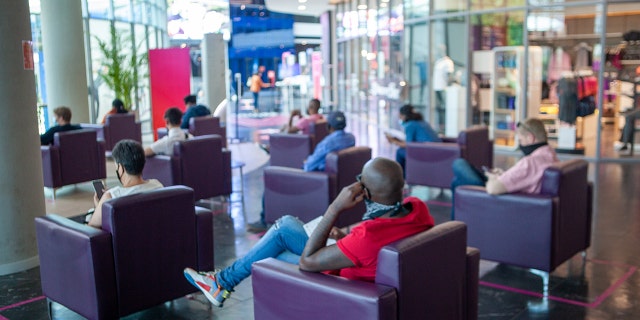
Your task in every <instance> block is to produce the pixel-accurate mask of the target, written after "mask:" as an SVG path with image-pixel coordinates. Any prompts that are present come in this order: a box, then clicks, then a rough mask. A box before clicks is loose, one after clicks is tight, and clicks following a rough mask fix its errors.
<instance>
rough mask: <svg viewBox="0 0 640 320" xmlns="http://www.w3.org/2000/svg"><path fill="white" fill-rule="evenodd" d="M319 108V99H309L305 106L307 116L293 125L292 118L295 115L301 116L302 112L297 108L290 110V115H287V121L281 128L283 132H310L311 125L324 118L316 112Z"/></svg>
mask: <svg viewBox="0 0 640 320" xmlns="http://www.w3.org/2000/svg"><path fill="white" fill-rule="evenodd" d="M318 110H320V100H318V99H311V100H310V101H309V105H308V106H307V113H308V114H309V116H308V117H306V118H302V119H300V121H298V122H297V123H296V124H295V125H293V119H294V118H295V117H302V113H301V112H300V110H299V109H295V110H293V111H291V116H290V117H289V123H288V125H286V126H285V127H284V129H283V131H284V132H288V133H297V132H301V133H303V134H309V133H311V132H310V130H311V125H312V124H314V123H316V122H319V121H321V120H324V117H323V116H322V115H321V114H319V113H318Z"/></svg>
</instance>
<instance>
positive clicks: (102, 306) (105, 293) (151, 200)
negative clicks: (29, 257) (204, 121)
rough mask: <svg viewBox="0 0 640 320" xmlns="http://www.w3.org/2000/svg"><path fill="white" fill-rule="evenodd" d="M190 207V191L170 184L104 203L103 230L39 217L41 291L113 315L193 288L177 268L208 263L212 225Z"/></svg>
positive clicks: (81, 309) (88, 312)
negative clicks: (169, 185) (166, 186)
mask: <svg viewBox="0 0 640 320" xmlns="http://www.w3.org/2000/svg"><path fill="white" fill-rule="evenodd" d="M193 204H194V198H193V190H191V189H189V188H186V187H183V186H175V187H168V188H163V189H160V190H154V191H150V192H145V193H140V194H135V195H131V196H125V197H121V198H117V199H113V200H110V201H108V202H106V203H105V204H104V206H103V213H104V216H103V229H102V230H99V229H95V228H92V227H89V226H86V225H81V224H78V223H76V222H73V221H71V220H68V219H66V218H62V217H59V216H55V215H47V216H46V217H38V218H36V236H37V240H38V249H39V254H40V273H41V278H42V288H43V293H44V295H45V296H46V297H47V298H49V299H51V300H53V301H56V302H58V303H60V304H62V305H64V306H66V307H68V308H69V309H71V310H73V311H75V312H78V313H79V314H81V315H82V316H84V317H86V318H88V319H113V318H118V317H122V316H125V315H128V314H131V313H133V312H137V311H140V310H144V309H147V308H149V307H151V306H154V305H157V304H160V303H162V302H165V301H168V300H173V299H176V298H179V297H181V296H183V295H185V294H188V293H191V292H194V291H195V288H193V287H192V286H191V285H189V283H188V282H185V281H184V277H183V276H182V269H183V268H185V267H187V266H197V267H198V268H201V267H205V268H206V267H208V266H212V265H213V250H212V247H213V225H212V223H211V221H212V220H211V212H207V211H206V210H204V209H202V208H198V209H197V211H198V212H197V214H196V209H195V208H194V205H193ZM207 215H208V216H209V217H207ZM198 241H204V243H199V242H198ZM197 242H198V243H197Z"/></svg>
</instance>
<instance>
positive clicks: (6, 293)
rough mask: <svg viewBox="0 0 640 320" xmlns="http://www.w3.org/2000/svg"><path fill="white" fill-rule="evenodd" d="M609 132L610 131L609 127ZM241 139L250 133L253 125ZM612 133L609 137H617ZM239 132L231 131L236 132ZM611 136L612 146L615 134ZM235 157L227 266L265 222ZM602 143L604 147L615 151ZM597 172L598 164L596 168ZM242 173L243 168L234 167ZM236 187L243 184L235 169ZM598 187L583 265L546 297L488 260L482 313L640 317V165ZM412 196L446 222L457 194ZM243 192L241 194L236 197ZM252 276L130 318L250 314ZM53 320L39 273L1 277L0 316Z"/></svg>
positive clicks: (222, 225) (224, 225)
mask: <svg viewBox="0 0 640 320" xmlns="http://www.w3.org/2000/svg"><path fill="white" fill-rule="evenodd" d="M348 129H349V130H350V131H352V132H354V133H355V134H356V136H357V138H358V144H362V145H370V146H371V147H372V148H373V150H374V155H382V156H391V155H392V151H393V150H391V149H390V147H389V146H388V145H387V144H386V142H384V141H383V136H382V134H381V132H380V131H379V130H378V129H377V128H376V127H375V126H374V125H371V124H369V123H367V122H366V121H364V120H361V119H359V118H358V117H355V116H353V117H351V121H350V123H349V127H348ZM605 130H607V129H606V128H605ZM241 132H242V135H244V136H246V137H253V136H254V135H253V132H252V131H251V130H246V129H245V130H242V131H241ZM614 135H615V134H614V133H608V136H609V137H613V136H614ZM231 137H233V134H231ZM608 139H609V141H608V142H605V143H607V144H608V145H609V146H611V143H612V142H611V138H608ZM232 148H235V151H234V152H235V153H234V157H238V155H242V158H241V159H238V160H243V161H245V162H247V167H245V172H244V188H245V189H244V192H245V193H244V196H245V204H244V208H243V206H242V205H241V203H240V202H232V203H231V213H232V214H231V216H229V215H227V214H226V213H225V212H226V204H224V203H222V202H220V201H216V202H214V203H213V204H210V205H212V206H213V207H214V209H216V210H217V211H218V212H219V213H217V214H216V215H215V219H214V226H215V228H214V229H215V230H214V232H215V244H216V246H215V262H216V266H217V267H224V266H227V265H229V264H230V263H231V262H232V261H233V260H234V259H235V257H237V256H242V255H243V254H245V253H246V251H247V250H248V249H249V248H251V246H252V245H253V244H254V243H255V242H256V241H257V240H258V236H256V235H254V234H251V233H247V232H246V231H245V229H244V228H245V224H246V223H247V221H254V220H256V219H257V218H258V215H259V212H260V210H261V197H262V191H263V185H262V169H263V167H262V166H260V165H261V164H262V163H264V162H263V161H264V154H263V153H262V151H261V150H259V149H258V148H257V147H255V145H253V144H251V143H246V144H242V145H234V146H232ZM610 149H611V148H610V147H608V148H603V152H612V151H611V150H610ZM514 161H515V159H514V158H513V157H511V156H510V155H506V154H502V153H498V154H497V156H496V166H498V167H507V166H508V165H509V164H511V163H513V162H514ZM109 166H110V167H109V168H108V170H107V172H108V173H109V175H110V176H109V178H108V180H107V184H108V185H115V184H116V183H117V181H116V180H115V178H114V177H113V175H114V173H113V172H114V170H113V168H112V166H113V164H112V163H109ZM596 169H597V170H596ZM236 171H237V170H236ZM234 175H235V176H234V188H236V189H237V188H238V187H239V186H240V179H239V175H238V172H234ZM590 178H591V179H592V181H594V183H595V187H596V190H595V204H594V208H595V211H594V219H593V236H592V245H591V248H590V249H589V250H588V251H587V260H586V263H583V260H582V257H581V256H580V255H578V256H576V257H574V258H573V259H571V260H570V261H569V262H567V263H565V264H563V265H562V266H560V267H559V268H558V269H557V270H556V271H555V272H553V273H552V274H551V277H550V291H549V298H548V299H542V298H541V293H542V280H541V278H540V276H538V275H535V274H533V273H531V272H529V271H527V270H525V269H521V268H517V267H511V266H507V265H499V264H495V263H491V262H486V261H483V262H482V263H481V283H480V290H479V291H480V299H479V312H480V316H479V318H481V319H640V274H639V273H638V271H637V268H638V266H640V249H638V247H637V244H638V243H640V201H639V200H638V197H636V195H637V194H639V191H640V187H638V186H637V185H636V182H637V181H640V166H639V165H633V164H601V165H600V166H599V168H596V167H595V166H594V165H591V166H590ZM91 190H92V189H91V186H90V185H89V184H88V183H87V184H81V185H78V186H76V187H74V186H71V187H67V188H63V189H62V190H60V191H59V192H58V193H57V199H56V200H55V201H53V200H52V199H51V194H50V193H49V192H48V191H47V192H45V195H46V197H47V200H46V202H47V210H48V212H55V213H58V214H61V215H65V216H71V215H75V214H78V213H81V212H84V211H86V210H87V209H88V208H90V207H91V205H92V203H91V197H92V191H91ZM412 192H413V194H414V195H416V196H418V197H420V198H421V199H424V200H425V201H426V202H427V204H428V206H429V208H430V210H431V211H432V214H433V215H434V216H435V218H436V222H437V223H442V222H444V221H447V220H448V219H449V209H450V194H449V192H448V191H445V192H444V193H440V190H433V189H431V190H430V189H428V188H424V187H415V188H413V190H412ZM235 197H236V196H234V199H235ZM53 306H54V308H53V314H54V319H81V317H80V316H78V315H76V314H74V313H73V312H72V311H70V310H68V309H66V308H64V307H63V306H60V305H57V304H53ZM252 318H253V303H252V292H251V279H250V278H249V279H247V280H246V281H244V282H243V283H242V284H241V285H240V286H238V287H236V291H235V292H234V293H233V295H232V296H231V298H230V299H229V300H228V301H227V302H225V306H224V308H215V307H213V308H210V307H209V304H208V303H207V302H206V299H205V298H204V297H202V296H201V295H199V294H196V295H194V296H193V297H189V298H182V299H178V300H175V301H173V302H167V303H165V304H163V305H160V306H157V307H154V308H151V309H149V310H146V311H143V312H140V313H136V314H133V315H130V316H128V317H126V319H252ZM6 319H11V320H15V319H48V316H47V303H46V299H44V297H43V296H42V292H41V289H40V282H39V269H38V268H35V269H31V270H28V271H25V272H20V273H17V274H12V275H8V276H2V277H0V320H6Z"/></svg>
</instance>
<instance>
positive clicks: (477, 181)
mask: <svg viewBox="0 0 640 320" xmlns="http://www.w3.org/2000/svg"><path fill="white" fill-rule="evenodd" d="M451 166H452V168H453V181H451V220H455V214H454V208H455V198H454V197H455V193H456V188H457V187H458V186H467V185H472V186H484V185H485V183H486V182H487V177H486V176H485V175H484V174H483V173H482V172H480V170H478V169H476V168H474V167H473V166H472V165H471V164H469V162H467V160H465V159H462V158H458V159H456V160H453V164H452V165H451Z"/></svg>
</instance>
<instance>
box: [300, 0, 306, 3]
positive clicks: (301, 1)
mask: <svg viewBox="0 0 640 320" xmlns="http://www.w3.org/2000/svg"><path fill="white" fill-rule="evenodd" d="M298 2H300V3H306V2H307V0H298Z"/></svg>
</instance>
